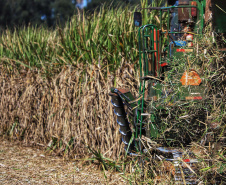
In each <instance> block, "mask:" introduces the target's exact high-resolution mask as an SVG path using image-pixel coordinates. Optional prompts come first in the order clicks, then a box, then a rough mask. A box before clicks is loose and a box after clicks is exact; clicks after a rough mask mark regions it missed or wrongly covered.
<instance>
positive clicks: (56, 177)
mask: <svg viewBox="0 0 226 185" xmlns="http://www.w3.org/2000/svg"><path fill="white" fill-rule="evenodd" d="M0 184H7V185H8V184H12V185H14V184H126V181H125V180H124V179H123V177H122V176H120V174H119V173H114V172H112V171H107V172H106V177H104V174H103V171H101V170H100V169H98V166H97V165H93V164H85V163H84V161H83V162H81V161H75V160H64V159H63V158H61V157H57V156H53V155H51V156H50V155H47V153H46V152H45V150H43V149H38V148H34V147H27V146H24V145H22V144H21V143H19V142H18V143H15V142H10V141H8V140H5V139H3V138H0Z"/></svg>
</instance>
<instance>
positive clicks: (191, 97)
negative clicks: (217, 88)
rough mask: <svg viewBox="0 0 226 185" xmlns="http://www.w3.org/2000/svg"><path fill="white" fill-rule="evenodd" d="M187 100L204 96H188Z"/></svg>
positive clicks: (199, 98)
mask: <svg viewBox="0 0 226 185" xmlns="http://www.w3.org/2000/svg"><path fill="white" fill-rule="evenodd" d="M186 100H202V96H187V97H186Z"/></svg>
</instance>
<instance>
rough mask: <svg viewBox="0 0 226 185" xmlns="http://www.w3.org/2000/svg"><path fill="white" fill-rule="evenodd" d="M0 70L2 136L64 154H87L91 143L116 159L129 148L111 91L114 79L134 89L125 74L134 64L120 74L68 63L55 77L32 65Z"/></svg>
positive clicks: (105, 69) (95, 67)
mask: <svg viewBox="0 0 226 185" xmlns="http://www.w3.org/2000/svg"><path fill="white" fill-rule="evenodd" d="M0 70H1V78H0V84H1V90H0V96H1V98H0V111H1V112H2V114H1V118H0V120H1V124H0V135H4V136H8V137H10V138H12V139H14V140H21V141H23V142H24V143H27V144H28V143H29V144H34V145H43V146H44V147H46V148H49V150H50V151H53V150H54V151H55V152H57V153H58V154H59V155H63V156H64V157H67V156H70V157H73V158H77V157H82V156H84V155H86V154H87V153H88V149H87V147H86V146H87V145H88V146H90V147H91V148H95V149H96V150H100V151H101V153H103V154H105V156H108V157H111V158H113V159H116V158H117V157H118V156H120V155H121V153H123V152H124V149H123V145H122V144H121V136H120V134H119V132H118V125H117V124H116V123H115V117H114V113H113V108H112V106H111V103H110V98H109V95H108V93H109V92H110V87H112V86H114V85H113V83H114V82H115V81H116V82H117V86H118V87H120V86H123V84H128V85H127V86H126V85H124V87H125V86H126V87H128V86H129V88H130V89H133V87H132V85H130V84H129V83H128V82H127V81H126V79H128V78H124V77H125V76H126V71H128V70H132V67H130V66H128V65H127V66H124V67H123V71H124V73H125V75H123V73H122V72H121V71H120V69H119V70H118V71H117V72H116V74H115V76H113V75H110V73H109V71H108V70H107V67H104V68H99V67H98V66H96V65H90V64H87V65H84V66H83V65H80V66H79V67H78V68H72V67H64V68H63V69H62V71H61V72H60V73H59V74H58V75H56V76H55V77H53V78H44V77H42V75H41V74H39V73H38V72H36V71H31V70H28V71H26V70H20V71H17V70H11V71H10V70H8V69H6V68H4V67H2V66H1V69H0ZM132 75H135V76H136V75H137V74H135V73H133V74H132ZM106 79H107V80H106ZM128 80H129V79H128Z"/></svg>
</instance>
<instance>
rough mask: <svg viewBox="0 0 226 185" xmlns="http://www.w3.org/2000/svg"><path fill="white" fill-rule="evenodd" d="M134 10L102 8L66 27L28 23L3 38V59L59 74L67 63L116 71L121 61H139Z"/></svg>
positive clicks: (77, 17)
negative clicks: (102, 66) (95, 65)
mask: <svg viewBox="0 0 226 185" xmlns="http://www.w3.org/2000/svg"><path fill="white" fill-rule="evenodd" d="M133 11H134V10H131V9H129V8H128V7H127V8H124V9H122V8H118V9H117V10H114V9H113V8H108V9H107V8H105V7H102V8H101V9H100V11H99V12H94V13H93V14H92V15H90V16H85V14H84V13H79V14H77V15H74V16H73V18H72V19H71V21H70V22H68V23H67V24H66V27H65V28H64V29H63V28H60V27H58V28H57V29H56V30H48V29H46V28H44V27H40V28H38V27H34V26H28V27H24V28H23V29H17V30H14V31H13V32H12V31H10V30H6V31H5V32H4V33H3V34H2V37H1V38H0V56H1V61H2V62H3V63H4V64H7V65H11V64H16V65H17V67H18V68H20V66H21V65H23V66H26V67H29V68H38V69H39V70H41V71H42V72H44V73H48V74H50V73H51V74H55V73H58V72H59V71H60V70H61V66H63V65H72V66H77V65H78V64H80V63H83V64H87V63H96V64H97V65H109V67H110V68H111V69H112V70H113V69H117V67H118V66H119V64H120V63H124V64H126V63H128V62H131V61H132V62H136V61H137V59H138V51H137V49H136V48H137V47H136V45H137V40H136V29H135V28H134V26H133Z"/></svg>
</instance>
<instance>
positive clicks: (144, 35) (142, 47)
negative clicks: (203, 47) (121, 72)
mask: <svg viewBox="0 0 226 185" xmlns="http://www.w3.org/2000/svg"><path fill="white" fill-rule="evenodd" d="M166 4H167V6H166V7H148V8H145V10H147V11H155V12H156V11H157V12H158V13H157V14H156V22H157V24H156V25H154V24H146V25H142V14H141V13H140V12H135V13H134V24H135V26H137V27H139V28H138V44H139V67H140V82H139V83H140V86H139V96H138V97H134V96H133V94H132V93H131V92H130V90H127V89H119V88H112V89H111V93H110V96H111V97H112V99H111V102H112V104H113V106H114V112H115V114H116V116H117V123H118V124H119V125H120V130H119V131H120V133H121V135H122V142H123V143H124V144H125V150H126V152H127V153H129V154H131V155H136V153H137V152H141V153H145V152H146V148H145V147H144V146H143V145H142V141H141V138H142V137H143V138H148V139H149V140H150V141H153V142H155V140H157V139H158V138H159V135H160V133H161V132H163V130H161V129H163V127H161V126H160V124H161V120H160V118H159V113H160V112H161V113H163V112H166V114H167V111H165V110H166V109H167V107H168V106H171V104H173V105H174V106H180V108H181V106H182V105H183V104H186V102H191V101H194V102H197V104H198V102H199V101H203V100H204V99H205V96H206V95H205V91H204V89H205V85H204V83H202V80H203V78H204V77H203V76H201V75H200V74H199V72H198V71H197V70H194V69H186V70H185V69H183V70H184V71H177V73H180V74H181V76H180V77H179V78H178V79H173V81H174V82H175V81H176V82H177V84H176V85H177V87H181V88H180V89H181V90H180V91H178V92H175V89H173V88H171V87H172V86H175V84H166V81H167V80H168V81H169V80H170V79H171V78H175V76H174V75H172V73H170V74H169V73H168V71H170V70H171V69H172V66H174V65H175V61H180V60H181V61H182V62H184V61H185V59H186V60H187V62H188V63H189V60H190V61H193V63H197V65H198V64H199V61H197V60H195V61H194V60H193V59H194V58H195V55H197V48H196V44H197V43H196V42H197V40H198V38H200V36H202V34H203V29H204V27H205V24H206V23H207V22H208V21H209V22H210V20H211V21H212V26H213V30H214V31H213V32H214V33H218V34H219V33H222V34H225V33H226V3H225V2H224V1H222V0H168V1H167V2H166ZM143 10H144V9H141V11H143ZM219 51H221V52H225V51H226V47H225V46H222V48H219ZM182 59H183V60H182ZM188 65H189V64H188ZM170 94H173V96H170ZM169 99H171V101H168V100H169ZM163 105H164V106H163ZM125 107H126V108H125ZM182 107H183V106H182ZM128 114H129V115H130V117H129V116H128ZM190 124H192V123H190ZM156 150H158V151H159V152H162V153H165V154H166V155H167V156H169V155H168V154H169V153H170V154H172V158H171V159H170V158H167V157H166V158H165V160H169V161H172V162H173V163H174V165H175V167H178V164H179V163H178V157H179V158H181V159H182V158H183V152H182V151H181V150H180V149H178V148H177V147H175V148H166V147H164V146H161V147H157V148H156ZM188 158H189V159H183V160H185V161H186V163H187V164H189V165H193V164H194V163H196V162H197V160H196V159H194V158H190V157H188ZM188 171H189V170H188ZM178 173H179V172H178ZM178 179H180V175H178V176H177V175H175V180H177V181H178ZM186 183H187V184H193V183H196V182H194V181H191V177H188V179H187V181H186Z"/></svg>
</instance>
